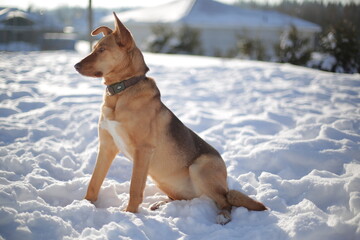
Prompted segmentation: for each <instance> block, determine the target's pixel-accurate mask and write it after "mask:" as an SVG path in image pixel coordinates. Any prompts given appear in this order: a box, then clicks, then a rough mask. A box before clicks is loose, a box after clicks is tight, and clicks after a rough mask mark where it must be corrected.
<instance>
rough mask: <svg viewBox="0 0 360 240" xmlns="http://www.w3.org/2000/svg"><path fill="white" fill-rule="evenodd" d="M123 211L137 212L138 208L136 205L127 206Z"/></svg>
mask: <svg viewBox="0 0 360 240" xmlns="http://www.w3.org/2000/svg"><path fill="white" fill-rule="evenodd" d="M123 211H124V212H131V213H137V212H138V208H137V207H131V206H127V207H126V208H125V209H124V210H123Z"/></svg>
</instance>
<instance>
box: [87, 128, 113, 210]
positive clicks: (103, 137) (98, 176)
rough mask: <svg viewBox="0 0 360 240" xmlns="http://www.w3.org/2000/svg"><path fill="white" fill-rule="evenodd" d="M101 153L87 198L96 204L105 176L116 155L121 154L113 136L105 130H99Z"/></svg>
mask: <svg viewBox="0 0 360 240" xmlns="http://www.w3.org/2000/svg"><path fill="white" fill-rule="evenodd" d="M99 141H100V144H99V152H98V155H97V159H96V165H95V169H94V172H93V174H92V176H91V180H90V183H89V186H88V189H87V193H86V196H85V199H86V200H89V201H90V202H92V203H94V202H96V200H97V198H98V195H99V191H100V187H101V185H102V183H103V181H104V179H105V176H106V174H107V172H108V170H109V168H110V165H111V163H112V161H113V160H114V158H115V156H116V154H118V153H119V150H118V148H117V147H116V145H115V143H114V140H113V138H112V137H111V135H110V134H109V133H108V132H107V131H106V130H103V129H101V128H100V129H99Z"/></svg>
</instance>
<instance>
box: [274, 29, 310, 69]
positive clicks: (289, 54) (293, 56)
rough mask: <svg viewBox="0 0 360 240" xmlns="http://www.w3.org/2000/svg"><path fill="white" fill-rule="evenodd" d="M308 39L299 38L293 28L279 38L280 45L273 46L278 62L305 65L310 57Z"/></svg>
mask: <svg viewBox="0 0 360 240" xmlns="http://www.w3.org/2000/svg"><path fill="white" fill-rule="evenodd" d="M308 43H309V39H307V38H300V36H299V33H298V31H297V29H296V27H295V26H293V25H292V26H291V27H290V30H289V31H286V32H284V34H283V35H282V36H281V40H280V44H279V45H278V46H275V52H276V53H277V56H278V58H279V61H280V62H283V63H285V62H287V63H291V64H295V65H305V64H306V63H307V62H308V61H309V60H310V57H311V50H310V49H309V46H308Z"/></svg>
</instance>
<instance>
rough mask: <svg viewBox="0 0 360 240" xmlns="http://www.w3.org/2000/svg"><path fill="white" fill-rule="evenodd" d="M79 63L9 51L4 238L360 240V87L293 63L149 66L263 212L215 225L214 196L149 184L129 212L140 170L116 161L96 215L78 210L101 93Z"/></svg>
mask: <svg viewBox="0 0 360 240" xmlns="http://www.w3.org/2000/svg"><path fill="white" fill-rule="evenodd" d="M83 56H84V55H81V54H78V53H74V52H48V53H47V52H43V53H38V52H29V53H3V52H2V53H0V89H1V91H0V188H1V191H0V239H74V238H76V239H194V240H195V239H196V240H197V239H206V240H208V239H251V240H254V239H266V240H269V239H276V240H279V239H307V240H309V239H330V240H332V239H333V240H338V239H342V240H345V239H360V227H359V226H360V96H359V94H360V76H359V75H346V74H334V73H326V72H321V71H317V70H311V69H306V68H302V67H295V66H291V65H287V64H274V63H263V62H255V61H238V60H221V59H216V58H205V57H190V56H166V55H156V54H145V58H146V61H147V62H148V64H149V66H150V69H151V71H150V73H149V76H152V77H154V78H155V79H156V80H157V83H158V86H159V88H160V90H161V92H162V99H163V101H164V102H165V104H167V105H168V107H169V108H170V109H172V110H173V111H174V112H175V114H177V115H178V116H179V118H180V119H181V120H182V121H183V122H184V123H186V124H187V125H188V126H189V127H190V128H192V129H193V130H195V131H196V132H197V133H199V134H200V135H201V136H202V137H203V138H204V139H206V140H207V141H208V142H209V143H211V144H212V145H213V146H214V147H216V148H217V149H218V151H219V152H220V153H221V154H222V156H223V158H224V160H225V162H226V164H227V168H228V173H229V177H228V182H229V186H230V187H231V188H232V189H238V190H242V191H243V192H245V193H247V194H249V195H251V196H252V197H254V198H256V199H258V200H260V201H262V202H264V203H265V204H266V206H268V207H269V208H270V210H269V211H265V212H249V211H247V210H246V209H244V208H236V209H235V208H234V209H233V212H232V219H233V220H232V221H231V222H230V223H229V224H227V225H225V226H221V225H217V224H216V223H215V216H216V207H215V205H214V204H213V203H212V202H211V201H210V200H209V199H207V198H205V197H202V198H199V199H194V200H191V201H174V202H172V203H169V204H167V205H165V206H163V207H161V208H160V209H159V210H158V211H155V212H152V211H150V210H149V206H150V205H151V204H152V203H154V202H156V201H158V200H162V199H165V198H166V196H165V195H164V194H163V193H161V191H160V190H159V189H157V188H156V186H155V185H154V184H153V183H152V181H151V180H150V179H149V180H148V185H147V187H146V190H145V199H144V203H143V204H142V205H141V208H140V213H138V214H132V213H126V212H123V211H122V209H123V208H124V207H125V206H126V204H127V200H128V189H129V184H130V182H129V179H130V175H131V169H132V164H131V162H129V161H128V160H126V158H124V157H123V156H121V155H120V156H118V157H117V158H116V159H115V161H114V163H113V165H112V167H111V169H110V171H109V174H108V176H107V178H106V180H105V182H104V185H103V187H102V189H101V192H100V196H99V200H98V201H97V202H96V204H95V205H92V204H91V203H89V202H87V201H85V200H83V196H84V195H85V191H86V188H87V184H88V182H89V179H90V176H91V173H92V170H93V167H94V164H95V158H96V152H97V144H98V140H97V120H98V117H99V108H100V104H101V101H102V93H103V91H104V86H103V85H102V84H101V80H100V79H91V78H85V77H82V76H80V75H79V74H78V73H76V72H75V70H74V69H73V65H74V64H75V63H76V62H78V61H79V60H80V59H81V58H82V57H83Z"/></svg>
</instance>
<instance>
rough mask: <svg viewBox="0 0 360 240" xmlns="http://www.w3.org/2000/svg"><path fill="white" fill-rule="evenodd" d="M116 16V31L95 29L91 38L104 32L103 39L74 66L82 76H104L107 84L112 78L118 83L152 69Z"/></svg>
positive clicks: (105, 28) (102, 27) (104, 28)
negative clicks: (120, 80)
mask: <svg viewBox="0 0 360 240" xmlns="http://www.w3.org/2000/svg"><path fill="white" fill-rule="evenodd" d="M114 16H115V30H114V31H113V30H111V29H110V28H108V27H105V26H101V27H98V28H97V29H95V30H94V31H93V32H92V33H91V35H92V36H95V35H98V34H100V33H102V34H103V35H104V37H103V38H101V39H100V40H99V42H98V43H97V44H96V45H95V46H94V48H93V51H92V52H91V53H90V54H89V55H88V56H87V57H86V58H84V59H83V60H81V61H80V62H79V63H77V64H76V65H75V66H74V67H75V69H76V70H77V71H78V72H79V73H80V74H82V75H85V76H89V77H104V78H105V83H106V81H107V80H108V81H112V80H111V79H113V78H116V79H117V80H119V79H126V78H129V77H132V76H135V75H144V74H145V73H146V72H147V71H148V70H149V69H148V67H147V66H146V64H145V62H144V58H143V56H142V53H141V52H140V50H139V49H138V48H137V47H136V44H135V41H134V39H133V37H132V35H131V33H130V31H129V30H128V29H127V28H126V27H125V26H124V24H122V22H121V21H120V20H119V18H118V17H117V16H116V14H115V13H114ZM106 78H108V79H106Z"/></svg>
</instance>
